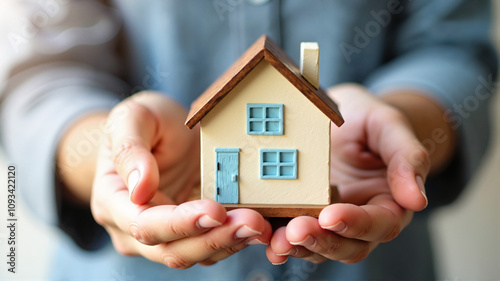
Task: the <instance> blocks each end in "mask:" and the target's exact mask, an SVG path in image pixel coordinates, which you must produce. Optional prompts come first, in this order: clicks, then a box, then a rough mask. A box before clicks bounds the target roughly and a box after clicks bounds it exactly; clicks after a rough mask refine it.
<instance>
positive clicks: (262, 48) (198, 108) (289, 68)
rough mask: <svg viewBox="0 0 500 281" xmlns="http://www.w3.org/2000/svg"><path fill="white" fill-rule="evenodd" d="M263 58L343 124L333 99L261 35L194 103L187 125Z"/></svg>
mask: <svg viewBox="0 0 500 281" xmlns="http://www.w3.org/2000/svg"><path fill="white" fill-rule="evenodd" d="M262 60H265V61H266V62H268V63H269V64H270V65H271V66H273V67H274V68H275V69H276V70H277V71H278V72H279V73H280V74H281V75H282V76H283V77H285V78H286V79H287V80H288V81H289V82H290V83H291V84H292V85H293V86H294V87H296V88H297V89H298V90H299V92H301V93H302V94H303V95H304V96H305V97H306V98H307V99H308V100H309V101H310V102H312V103H313V104H314V105H315V106H316V107H317V108H318V109H319V110H320V111H321V112H323V114H325V115H326V116H327V117H328V118H329V119H330V120H331V121H332V122H334V123H335V124H336V125H337V126H340V125H342V124H343V122H344V120H343V118H342V116H341V114H340V112H339V111H338V108H337V105H336V104H335V102H333V101H332V100H331V99H330V98H329V97H328V96H327V95H326V93H325V92H324V90H323V89H321V88H319V89H316V88H315V87H314V86H313V85H311V84H310V83H309V82H307V81H306V79H304V77H302V75H300V71H299V68H298V67H297V65H295V64H294V63H293V61H292V60H291V59H290V58H289V57H288V56H287V55H286V54H285V53H284V52H283V50H282V49H281V48H280V47H279V46H278V45H276V43H274V42H273V41H272V40H271V39H269V38H268V37H267V36H266V35H263V36H261V37H260V38H259V39H258V40H257V41H256V42H255V43H254V44H253V45H252V46H251V47H250V48H249V49H248V50H247V51H246V52H245V53H244V54H243V55H242V56H241V57H240V58H239V59H238V60H237V61H236V62H235V63H234V64H233V65H232V66H231V67H230V68H229V69H228V70H227V71H226V72H225V73H224V74H223V75H222V76H220V77H219V79H217V80H216V81H215V82H214V83H213V84H212V85H211V86H210V87H209V88H207V90H206V91H205V92H204V93H203V94H202V95H201V96H200V97H199V98H198V99H197V100H195V101H194V102H193V104H192V106H191V109H190V111H189V114H188V118H187V120H186V126H188V127H189V128H190V129H192V128H193V127H194V126H195V125H196V124H197V123H198V122H199V121H200V120H201V119H203V118H204V117H205V115H207V113H208V112H210V111H211V110H212V109H213V108H214V107H215V106H216V105H217V104H218V103H219V102H220V101H221V100H222V99H224V98H225V97H226V95H227V94H228V93H229V92H230V91H231V90H232V89H233V88H234V87H235V86H236V85H238V83H240V81H241V80H242V79H243V78H244V77H245V76H246V75H247V74H248V73H249V72H250V71H251V70H252V69H253V68H254V67H255V66H256V65H257V64H259V62H260V61H262Z"/></svg>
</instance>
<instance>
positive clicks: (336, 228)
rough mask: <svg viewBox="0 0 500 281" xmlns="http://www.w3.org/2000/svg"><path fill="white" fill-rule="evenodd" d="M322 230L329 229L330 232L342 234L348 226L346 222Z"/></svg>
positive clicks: (324, 227)
mask: <svg viewBox="0 0 500 281" xmlns="http://www.w3.org/2000/svg"><path fill="white" fill-rule="evenodd" d="M321 228H323V229H328V230H330V231H334V232H342V231H344V230H345V229H346V228H347V225H346V224H345V222H343V221H339V222H337V223H336V224H334V225H330V226H322V227H321Z"/></svg>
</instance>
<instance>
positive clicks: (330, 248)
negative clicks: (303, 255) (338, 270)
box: [325, 241, 340, 255]
mask: <svg viewBox="0 0 500 281" xmlns="http://www.w3.org/2000/svg"><path fill="white" fill-rule="evenodd" d="M339 249H340V243H339V242H338V241H330V242H329V243H328V244H327V245H326V248H325V253H326V254H328V255H331V254H333V253H335V252H337V251H338V250H339Z"/></svg>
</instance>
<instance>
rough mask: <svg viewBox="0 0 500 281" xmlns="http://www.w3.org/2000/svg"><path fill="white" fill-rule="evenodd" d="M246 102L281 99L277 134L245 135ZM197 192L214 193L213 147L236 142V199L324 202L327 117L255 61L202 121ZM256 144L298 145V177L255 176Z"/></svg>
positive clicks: (257, 169)
mask: <svg viewBox="0 0 500 281" xmlns="http://www.w3.org/2000/svg"><path fill="white" fill-rule="evenodd" d="M248 103H277V104H283V116H284V134H283V135H282V136H265V135H247V125H246V117H247V113H246V106H247V104H248ZM201 132H202V133H201V136H202V137H201V150H202V198H206V199H215V195H214V189H215V174H216V171H215V148H216V147H217V148H240V154H239V157H240V159H239V189H240V190H239V200H240V202H239V203H243V204H315V205H326V204H328V203H329V201H330V198H329V196H330V195H329V159H330V120H329V119H328V118H327V117H326V116H325V115H324V114H323V113H322V112H321V111H320V110H318V109H317V108H316V106H315V105H313V104H312V103H311V102H310V101H309V100H308V99H307V98H306V97H305V96H304V95H303V94H302V93H300V92H299V91H298V90H297V89H296V88H295V87H294V86H293V85H292V84H290V82H288V80H286V78H284V77H283V76H282V75H281V74H280V73H279V72H278V71H277V70H276V69H274V68H273V67H272V66H271V65H270V64H269V63H267V62H265V61H262V62H260V63H259V64H258V65H257V66H256V67H255V68H254V69H253V70H252V71H251V72H250V73H249V74H248V75H247V76H246V77H245V78H244V79H243V80H242V81H241V82H240V83H239V84H238V85H237V86H236V87H235V88H234V89H233V90H232V91H231V92H230V93H229V94H228V95H227V96H226V97H225V98H224V99H223V100H222V101H221V102H220V103H219V104H218V105H217V106H216V107H215V108H214V109H212V111H210V113H208V115H207V116H205V117H204V118H203V120H202V121H201ZM261 148H278V149H297V163H298V164H297V179H294V180H283V179H260V159H259V158H260V154H259V150H260V149H261Z"/></svg>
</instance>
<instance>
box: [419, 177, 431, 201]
mask: <svg viewBox="0 0 500 281" xmlns="http://www.w3.org/2000/svg"><path fill="white" fill-rule="evenodd" d="M416 181H417V185H418V188H419V189H420V193H422V195H423V196H424V198H425V206H426V207H427V205H428V204H429V200H428V199H427V195H426V194H425V185H424V180H423V179H422V177H421V176H416Z"/></svg>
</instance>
